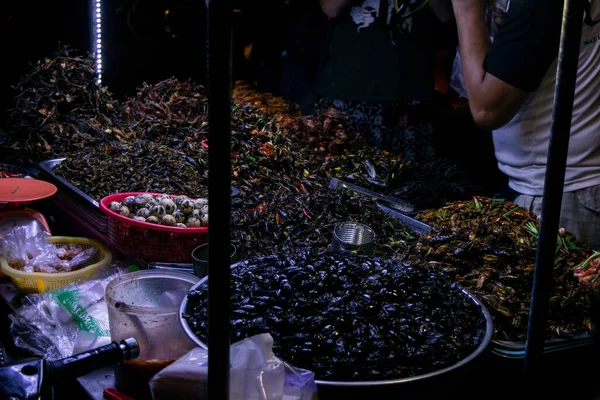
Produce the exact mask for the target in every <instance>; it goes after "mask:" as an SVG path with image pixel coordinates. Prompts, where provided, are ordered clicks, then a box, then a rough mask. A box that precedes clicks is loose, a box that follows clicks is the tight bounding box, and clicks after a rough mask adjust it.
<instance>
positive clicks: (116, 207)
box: [108, 201, 123, 213]
mask: <svg viewBox="0 0 600 400" xmlns="http://www.w3.org/2000/svg"><path fill="white" fill-rule="evenodd" d="M121 207H123V206H122V205H121V203H119V202H118V201H111V202H110V205H109V206H108V208H109V209H110V211H114V212H116V213H118V212H119V210H121Z"/></svg>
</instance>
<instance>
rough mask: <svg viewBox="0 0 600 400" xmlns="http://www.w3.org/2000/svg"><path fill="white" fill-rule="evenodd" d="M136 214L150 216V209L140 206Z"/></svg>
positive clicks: (144, 216)
mask: <svg viewBox="0 0 600 400" xmlns="http://www.w3.org/2000/svg"><path fill="white" fill-rule="evenodd" d="M135 215H136V216H138V217H143V218H148V217H149V216H150V210H148V209H147V208H145V207H144V208H140V209H139V210H137V212H136V213H135Z"/></svg>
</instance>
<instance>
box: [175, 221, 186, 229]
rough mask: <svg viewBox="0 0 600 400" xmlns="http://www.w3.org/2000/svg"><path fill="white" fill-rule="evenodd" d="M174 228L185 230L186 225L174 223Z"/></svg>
mask: <svg viewBox="0 0 600 400" xmlns="http://www.w3.org/2000/svg"><path fill="white" fill-rule="evenodd" d="M175 226H176V227H178V228H187V225H186V224H182V223H181V222H178V223H176V224H175Z"/></svg>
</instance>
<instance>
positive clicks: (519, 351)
mask: <svg viewBox="0 0 600 400" xmlns="http://www.w3.org/2000/svg"><path fill="white" fill-rule="evenodd" d="M591 346H593V338H592V334H591V332H590V333H584V334H581V335H577V336H573V337H570V338H564V339H550V340H546V342H545V343H544V354H550V353H556V352H567V351H569V350H573V349H577V348H580V347H591ZM491 352H492V353H493V354H495V355H497V356H500V357H503V358H511V359H523V358H525V342H508V341H505V340H495V339H494V340H492V347H491Z"/></svg>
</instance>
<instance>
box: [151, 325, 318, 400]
mask: <svg viewBox="0 0 600 400" xmlns="http://www.w3.org/2000/svg"><path fill="white" fill-rule="evenodd" d="M230 357H231V370H230V375H229V387H230V392H229V399H230V400H315V399H317V387H316V383H315V376H314V374H313V373H312V372H310V371H307V370H304V369H300V368H295V367H293V366H291V365H289V364H287V363H285V362H284V361H282V360H280V359H279V358H277V357H276V356H275V354H273V338H272V337H271V335H270V334H268V333H263V334H260V335H256V336H252V337H250V338H248V339H245V340H242V341H240V342H237V343H235V344H233V345H232V346H231V349H230ZM207 383H208V350H206V349H201V348H195V349H193V350H191V351H189V352H188V353H187V354H186V355H185V356H183V357H181V358H180V359H179V360H177V361H175V362H174V363H173V364H171V365H169V366H168V367H166V368H165V369H163V370H162V371H160V372H159V373H158V374H156V375H155V376H154V377H153V378H152V380H151V381H150V389H151V391H152V397H153V399H154V400H185V399H206V398H207V395H206V389H207Z"/></svg>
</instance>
